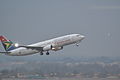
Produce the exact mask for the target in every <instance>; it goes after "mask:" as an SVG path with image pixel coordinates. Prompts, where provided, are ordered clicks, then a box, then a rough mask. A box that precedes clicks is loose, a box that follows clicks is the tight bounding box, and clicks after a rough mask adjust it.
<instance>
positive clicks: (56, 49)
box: [52, 47, 63, 51]
mask: <svg viewBox="0 0 120 80" xmlns="http://www.w3.org/2000/svg"><path fill="white" fill-rule="evenodd" d="M61 49H63V47H52V50H53V51H58V50H61Z"/></svg>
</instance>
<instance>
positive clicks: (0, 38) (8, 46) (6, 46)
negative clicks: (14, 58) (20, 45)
mask: <svg viewBox="0 0 120 80" xmlns="http://www.w3.org/2000/svg"><path fill="white" fill-rule="evenodd" d="M0 41H1V42H2V44H3V46H4V49H5V51H6V52H7V51H10V50H13V49H15V47H14V44H13V42H12V41H10V40H7V39H6V38H5V37H4V36H0Z"/></svg>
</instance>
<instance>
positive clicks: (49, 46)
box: [43, 45, 52, 51]
mask: <svg viewBox="0 0 120 80" xmlns="http://www.w3.org/2000/svg"><path fill="white" fill-rule="evenodd" d="M51 49H52V45H47V46H45V47H44V48H43V51H49V50H51Z"/></svg>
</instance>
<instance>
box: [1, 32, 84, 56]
mask: <svg viewBox="0 0 120 80" xmlns="http://www.w3.org/2000/svg"><path fill="white" fill-rule="evenodd" d="M84 38H85V36H83V35H80V34H69V35H65V36H61V37H57V38H53V39H50V40H45V41H42V42H38V43H35V44H31V45H20V44H18V43H13V42H12V41H11V40H8V39H7V38H5V37H4V36H0V41H1V43H2V45H3V47H4V49H5V52H0V53H2V54H5V55H9V56H25V55H31V54H35V53H40V55H43V54H44V52H46V55H49V51H50V50H51V51H58V50H62V49H63V46H66V45H70V44H76V45H77V46H78V43H79V42H81V41H82V40H83V39H84Z"/></svg>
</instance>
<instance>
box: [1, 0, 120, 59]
mask: <svg viewBox="0 0 120 80" xmlns="http://www.w3.org/2000/svg"><path fill="white" fill-rule="evenodd" d="M70 33H79V34H83V35H85V36H86V38H85V39H84V40H83V41H82V42H81V43H80V46H79V47H76V46H74V45H70V46H66V47H64V49H63V50H62V51H57V52H51V55H50V56H49V57H62V56H66V57H73V56H75V57H81V56H120V0H0V35H5V36H6V37H7V38H8V39H10V40H12V41H14V42H19V43H21V44H31V43H35V42H38V41H42V40H46V39H50V38H54V37H59V36H62V35H66V34H70ZM0 51H4V50H3V48H2V47H0ZM52 53H53V54H52ZM34 56H36V57H37V55H34ZM28 57H29V56H28ZM42 57H45V56H42Z"/></svg>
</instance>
